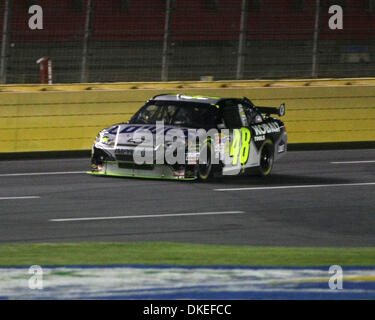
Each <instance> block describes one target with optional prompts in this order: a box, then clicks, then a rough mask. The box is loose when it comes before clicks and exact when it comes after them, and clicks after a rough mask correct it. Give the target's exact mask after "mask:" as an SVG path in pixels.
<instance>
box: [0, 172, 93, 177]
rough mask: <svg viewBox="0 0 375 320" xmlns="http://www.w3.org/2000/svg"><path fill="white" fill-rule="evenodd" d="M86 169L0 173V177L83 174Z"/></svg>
mask: <svg viewBox="0 0 375 320" xmlns="http://www.w3.org/2000/svg"><path fill="white" fill-rule="evenodd" d="M86 172H87V171H66V172H26V173H6V174H0V177H18V176H20V177H21V176H47V175H63V174H83V173H86Z"/></svg>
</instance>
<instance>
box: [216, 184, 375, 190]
mask: <svg viewBox="0 0 375 320" xmlns="http://www.w3.org/2000/svg"><path fill="white" fill-rule="evenodd" d="M356 186H375V182H364V183H341V184H310V185H309V184H306V185H300V186H277V187H250V188H228V189H214V190H215V191H247V190H277V189H299V188H328V187H356Z"/></svg>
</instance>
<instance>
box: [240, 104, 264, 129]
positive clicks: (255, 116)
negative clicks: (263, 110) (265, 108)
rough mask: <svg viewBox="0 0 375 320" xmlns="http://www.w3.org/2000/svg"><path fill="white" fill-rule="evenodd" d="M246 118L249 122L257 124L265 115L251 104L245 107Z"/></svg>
mask: <svg viewBox="0 0 375 320" xmlns="http://www.w3.org/2000/svg"><path fill="white" fill-rule="evenodd" d="M244 110H245V114H246V118H247V121H248V123H249V124H250V125H251V124H257V123H261V122H263V117H262V115H261V114H260V113H258V112H257V111H255V110H254V108H252V107H250V106H245V107H244Z"/></svg>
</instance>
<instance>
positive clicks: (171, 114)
mask: <svg viewBox="0 0 375 320" xmlns="http://www.w3.org/2000/svg"><path fill="white" fill-rule="evenodd" d="M217 120H218V109H217V108H216V106H214V105H210V104H203V103H191V102H168V101H154V102H152V103H150V104H148V105H145V106H144V107H142V108H141V109H140V110H139V111H138V112H137V113H136V114H135V115H134V116H133V118H132V119H131V120H130V121H129V123H132V124H155V123H156V121H164V124H165V125H174V126H181V127H192V128H214V127H216V124H217Z"/></svg>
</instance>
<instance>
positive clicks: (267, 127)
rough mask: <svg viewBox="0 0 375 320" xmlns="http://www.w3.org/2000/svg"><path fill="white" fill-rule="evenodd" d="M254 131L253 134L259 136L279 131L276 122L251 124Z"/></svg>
mask: <svg viewBox="0 0 375 320" xmlns="http://www.w3.org/2000/svg"><path fill="white" fill-rule="evenodd" d="M252 128H253V129H254V131H255V135H257V136H260V135H264V134H266V133H272V132H280V127H279V124H278V123H277V122H270V123H263V124H259V125H256V126H252Z"/></svg>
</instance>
